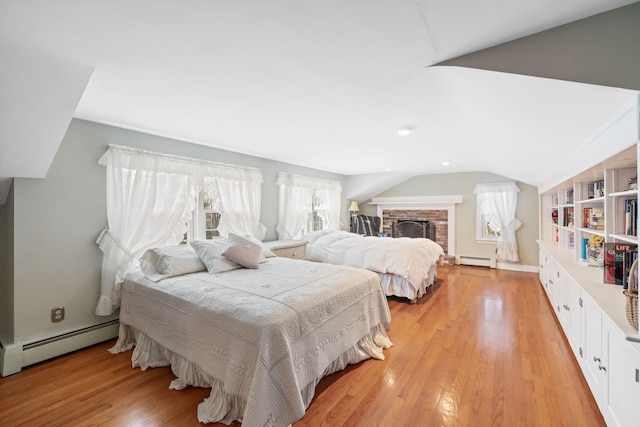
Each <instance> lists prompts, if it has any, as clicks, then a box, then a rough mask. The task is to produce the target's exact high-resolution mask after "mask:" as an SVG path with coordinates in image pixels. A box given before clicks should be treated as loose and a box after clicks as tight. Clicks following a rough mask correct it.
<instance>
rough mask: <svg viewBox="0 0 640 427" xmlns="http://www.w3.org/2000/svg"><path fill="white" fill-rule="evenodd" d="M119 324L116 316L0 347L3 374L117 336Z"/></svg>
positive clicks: (11, 372) (9, 373) (18, 370)
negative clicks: (81, 326)
mask: <svg viewBox="0 0 640 427" xmlns="http://www.w3.org/2000/svg"><path fill="white" fill-rule="evenodd" d="M119 325H120V322H119V321H118V319H115V320H111V321H109V322H105V323H101V324H98V325H93V326H89V327H86V328H81V329H77V330H73V331H68V332H65V333H63V334H59V335H54V336H50V337H47V338H43V339H40V340H37V341H32V342H29V343H23V342H15V343H11V344H6V345H3V348H2V349H1V350H0V375H2V376H3V377H6V376H8V375H12V374H16V373H18V372H20V371H21V370H22V368H24V367H26V366H29V365H33V364H35V363H39V362H43V361H45V360H48V359H53V358H54V357H58V356H62V355H63V354H67V353H71V352H72V351H76V350H80V349H82V348H85V347H89V346H91V345H94V344H98V343H101V342H104V341H107V340H110V339H113V338H116V337H117V336H118V330H119Z"/></svg>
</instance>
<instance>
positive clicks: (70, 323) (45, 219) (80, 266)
mask: <svg viewBox="0 0 640 427" xmlns="http://www.w3.org/2000/svg"><path fill="white" fill-rule="evenodd" d="M110 143H113V144H119V145H126V146H132V147H137V148H142V149H147V150H154V151H160V152H164V153H170V154H177V155H183V156H189V157H196V158H201V159H207V160H213V161H220V162H224V163H231V164H237V165H243V166H253V167H257V168H260V169H261V170H262V173H263V176H264V181H265V182H264V184H263V187H262V210H261V221H262V222H263V224H264V225H266V226H267V228H268V230H267V238H266V240H272V239H275V238H276V233H275V227H276V224H277V215H278V192H277V186H276V184H275V183H276V178H277V175H278V173H279V172H291V173H297V174H301V175H306V176H313V177H317V178H323V179H332V180H338V181H340V182H341V183H342V184H343V187H344V185H345V178H344V177H343V176H341V175H337V174H332V173H326V172H322V171H317V170H313V169H308V168H303V167H298V166H294V165H290V164H286V163H281V162H274V161H270V160H266V159H262V158H257V157H252V156H247V155H242V154H237V153H231V152H227V151H223V150H218V149H213V148H208V147H204V146H199V145H194V144H189V143H185V142H181V141H175V140H170V139H166V138H161V137H157V136H153V135H148V134H143V133H138V132H133V131H128V130H124V129H119V128H115V127H110V126H105V125H100V124H96V123H92V122H87V121H82V120H73V121H72V123H71V125H70V127H69V129H68V131H67V133H66V135H65V137H64V140H63V142H62V144H61V146H60V149H59V150H58V152H57V154H56V157H55V159H54V161H53V164H52V166H51V168H50V170H49V173H48V175H47V178H46V179H25V178H16V179H15V181H14V193H13V197H12V198H11V199H12V200H13V208H14V216H15V226H14V227H13V234H14V239H12V240H13V241H14V251H15V260H14V261H15V265H14V277H13V283H9V284H3V286H2V288H1V289H2V296H3V297H4V296H5V294H9V293H10V292H14V298H15V303H14V305H13V311H14V335H15V340H16V341H20V342H23V343H24V342H30V341H35V340H38V339H42V338H46V337H49V336H55V335H57V334H60V333H61V332H66V331H70V330H76V329H79V328H83V327H86V326H92V325H95V324H98V323H102V322H105V321H106V320H109V318H108V317H107V318H105V317H99V316H96V315H95V314H94V310H95V304H96V302H97V300H98V295H99V288H100V271H101V262H102V253H101V252H100V250H99V249H98V247H97V245H96V244H95V240H96V238H97V237H98V234H99V233H100V231H101V230H102V229H103V228H104V227H105V226H106V224H107V219H106V202H105V199H106V184H105V169H104V168H103V167H101V166H99V165H98V163H97V162H98V159H99V158H100V156H101V155H102V154H103V153H104V152H105V151H106V149H107V145H108V144H110ZM343 203H346V200H345V201H344V202H343ZM7 206H8V209H10V207H9V205H7ZM343 216H344V221H347V220H348V218H347V217H348V212H347V211H346V205H345V209H344V212H343ZM345 224H346V225H347V226H348V223H346V222H345ZM58 305H60V306H64V307H65V308H66V320H64V321H63V322H60V323H52V322H51V320H50V310H51V308H53V307H54V306H58ZM113 317H115V316H113ZM2 322H3V324H2V327H4V328H11V325H10V324H8V323H9V322H7V321H6V320H2Z"/></svg>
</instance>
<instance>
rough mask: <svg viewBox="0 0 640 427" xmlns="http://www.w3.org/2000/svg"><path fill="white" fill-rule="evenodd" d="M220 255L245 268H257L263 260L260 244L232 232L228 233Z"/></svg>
mask: <svg viewBox="0 0 640 427" xmlns="http://www.w3.org/2000/svg"><path fill="white" fill-rule="evenodd" d="M222 256H224V257H225V258H227V259H230V260H231V261H233V262H237V263H238V264H240V265H242V266H244V267H247V268H258V265H259V264H260V262H264V260H265V257H264V255H262V245H260V244H257V243H255V242H253V241H251V240H250V239H247V238H246V237H242V236H238V235H237V234H233V233H229V239H228V240H227V246H226V247H225V248H224V251H223V252H222Z"/></svg>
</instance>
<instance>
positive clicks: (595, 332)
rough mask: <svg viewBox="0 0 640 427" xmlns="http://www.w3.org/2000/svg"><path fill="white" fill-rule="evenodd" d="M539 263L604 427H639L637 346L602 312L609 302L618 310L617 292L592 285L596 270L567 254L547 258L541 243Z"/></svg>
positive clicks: (639, 347)
mask: <svg viewBox="0 0 640 427" xmlns="http://www.w3.org/2000/svg"><path fill="white" fill-rule="evenodd" d="M559 250H560V249H558V248H555V249H554V251H559ZM552 252H553V251H552ZM565 252H566V251H565ZM554 256H555V257H554ZM563 256H564V257H563ZM540 265H541V271H540V278H541V283H542V284H543V286H544V287H545V291H547V296H548V298H549V301H550V303H551V305H552V307H553V309H554V312H555V314H556V316H557V318H558V321H559V322H560V325H561V327H562V330H563V332H564V334H565V336H566V337H567V341H568V342H569V344H570V346H571V349H572V351H573V353H574V355H575V357H576V360H577V361H578V364H579V365H580V368H581V369H582V373H583V375H584V377H585V379H586V381H587V384H588V385H589V388H590V390H591V392H592V394H593V396H594V398H595V400H596V402H597V404H598V407H599V408H600V411H601V412H602V416H603V417H604V419H605V421H606V423H607V425H608V426H618V427H640V382H638V381H640V343H632V342H630V341H628V340H627V337H628V336H630V332H629V328H628V327H626V325H625V324H624V323H620V318H619V317H620V316H619V314H620V313H618V312H617V311H616V312H611V311H607V310H610V306H608V305H607V303H608V302H610V301H613V302H614V303H615V304H614V306H615V307H618V306H620V307H618V308H621V309H622V310H623V309H624V304H623V300H622V299H616V298H617V297H619V296H620V294H621V288H620V287H619V286H616V285H604V284H602V283H597V282H599V279H598V280H596V279H594V278H593V274H594V273H595V274H598V275H601V274H602V270H600V269H598V268H594V267H584V266H581V265H580V264H579V263H577V262H575V261H574V260H573V259H572V257H571V254H566V253H555V252H554V253H553V255H552V254H551V253H549V252H548V251H547V250H545V249H544V247H543V246H542V245H541V248H540ZM586 277H589V278H591V279H592V280H591V281H588V280H587V279H586ZM599 277H600V276H599ZM543 280H544V281H543ZM592 282H596V285H597V286H598V288H596V290H595V291H594V288H593V287H592V286H593V283H592ZM585 286H586V287H585ZM599 291H604V293H599ZM590 294H595V295H596V297H597V298H596V299H594V298H592V296H591V295H590ZM598 298H600V299H601V300H600V299H598ZM598 301H599V302H598ZM619 303H622V304H619ZM603 307H604V308H603ZM611 316H614V317H613V318H616V319H617V321H615V322H614V321H613V320H612V317H611ZM632 337H635V336H633V335H632Z"/></svg>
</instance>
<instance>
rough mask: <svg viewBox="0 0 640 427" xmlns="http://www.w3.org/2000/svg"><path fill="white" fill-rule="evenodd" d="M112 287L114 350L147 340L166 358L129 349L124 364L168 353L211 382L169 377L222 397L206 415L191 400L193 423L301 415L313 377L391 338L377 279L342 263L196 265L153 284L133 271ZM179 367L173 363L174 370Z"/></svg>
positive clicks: (285, 420) (374, 351)
mask: <svg viewBox="0 0 640 427" xmlns="http://www.w3.org/2000/svg"><path fill="white" fill-rule="evenodd" d="M121 292H122V302H121V313H120V322H121V325H122V326H121V336H120V339H119V341H118V343H117V344H116V346H115V347H114V351H123V350H125V349H127V348H129V347H131V345H132V344H133V343H134V342H135V341H140V340H143V339H144V340H146V339H147V338H148V339H149V340H150V342H151V343H152V345H157V346H158V348H160V349H161V350H162V351H166V352H167V353H166V355H165V356H157V355H154V356H150V353H154V352H155V353H157V352H158V350H154V351H148V350H143V351H142V353H149V354H143V355H142V356H141V352H140V351H138V352H137V353H134V357H133V359H140V358H142V360H141V361H140V360H138V361H137V362H136V361H134V365H135V364H138V365H139V366H141V367H143V368H145V367H147V366H157V365H162V364H169V363H171V364H174V362H172V358H174V357H177V358H178V359H179V360H180V361H181V363H182V362H186V363H187V364H188V365H189V366H191V367H192V368H190V369H197V371H198V372H199V373H200V374H201V375H200V376H202V375H204V376H205V377H206V378H210V380H207V381H204V382H205V383H206V382H212V383H213V384H202V382H203V381H200V380H192V379H189V378H186V377H188V376H191V374H189V375H186V374H184V376H185V378H178V379H177V380H176V382H175V383H176V384H178V385H176V384H174V388H181V387H184V386H186V385H189V384H190V383H194V382H195V383H198V384H190V385H199V386H212V397H210V398H209V399H219V398H220V396H219V394H220V392H222V394H223V395H224V397H225V398H226V399H227V401H228V402H232V404H231V406H234V408H230V409H228V410H226V409H225V411H223V412H227V414H225V416H224V417H223V416H222V415H221V413H220V410H219V408H217V409H215V411H213V412H215V413H216V414H215V415H214V416H213V418H216V419H211V417H210V416H209V415H211V414H210V412H211V411H207V410H206V406H207V405H204V406H203V404H201V407H200V408H199V418H200V419H201V421H224V422H230V421H232V420H233V419H241V420H242V422H243V425H247V426H254V425H255V426H258V425H259V426H264V425H272V426H286V425H289V424H291V423H292V422H294V421H296V420H299V419H300V418H302V416H303V415H304V412H305V409H306V407H307V405H308V404H309V403H310V401H311V399H312V397H313V389H314V388H315V385H316V383H317V382H318V380H319V379H320V378H321V377H322V376H323V375H325V374H327V373H328V372H330V371H332V370H335V369H338V368H336V366H335V363H334V362H336V361H338V360H341V358H343V360H345V359H344V357H345V355H346V354H351V356H349V357H347V359H349V362H357V361H359V360H363V359H365V358H369V357H376V358H379V359H383V358H384V356H383V354H382V348H385V347H388V346H390V345H391V342H390V341H389V338H388V336H387V334H386V329H387V328H388V327H389V325H390V321H391V317H390V314H389V308H388V305H387V301H386V297H385V295H384V293H383V292H382V288H381V285H380V281H379V279H378V277H377V276H376V274H374V273H372V272H370V271H367V270H362V269H358V268H353V267H349V266H335V265H329V264H318V263H312V262H308V261H303V260H290V259H286V258H270V259H269V260H268V261H267V262H265V263H263V264H261V265H260V268H258V269H256V270H252V269H239V270H233V271H228V272H225V273H221V274H214V275H211V274H208V273H206V272H201V273H195V274H189V275H185V276H179V277H174V278H170V279H165V280H161V281H159V282H157V283H154V282H151V281H149V280H148V279H146V278H145V277H144V276H143V275H142V274H141V273H138V272H136V273H132V274H130V275H129V276H127V278H126V280H125V282H124V283H123V286H122V290H121ZM138 345H139V343H138ZM136 350H138V349H137V348H136ZM354 350H355V355H354ZM150 358H151V359H164V360H159V361H158V360H149V359H150ZM332 364H333V365H332ZM332 366H333V367H332ZM342 367H343V366H341V367H340V368H342ZM180 371H181V369H175V367H174V373H176V375H180V374H179V372H180ZM194 377H198V375H194ZM214 391H215V393H216V395H215V396H214ZM233 402H235V403H233ZM212 405H213V406H219V403H216V402H208V406H212ZM229 414H233V415H232V416H231V419H230V418H229Z"/></svg>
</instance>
